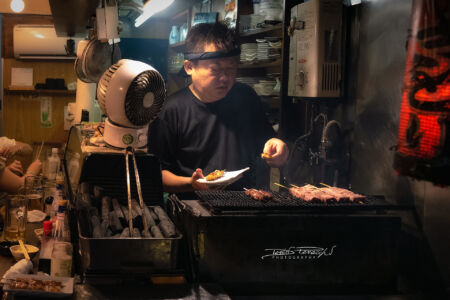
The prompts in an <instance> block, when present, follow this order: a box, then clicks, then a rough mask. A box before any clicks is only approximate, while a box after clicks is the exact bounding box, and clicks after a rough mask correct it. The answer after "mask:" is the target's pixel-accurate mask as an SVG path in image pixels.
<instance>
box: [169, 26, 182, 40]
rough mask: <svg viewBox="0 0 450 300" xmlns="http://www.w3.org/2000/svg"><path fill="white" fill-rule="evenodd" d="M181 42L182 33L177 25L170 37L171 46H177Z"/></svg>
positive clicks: (173, 27)
mask: <svg viewBox="0 0 450 300" xmlns="http://www.w3.org/2000/svg"><path fill="white" fill-rule="evenodd" d="M179 41H180V31H179V30H178V27H177V26H176V25H174V26H172V30H171V31H170V35H169V44H176V43H178V42H179Z"/></svg>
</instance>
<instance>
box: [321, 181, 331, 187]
mask: <svg viewBox="0 0 450 300" xmlns="http://www.w3.org/2000/svg"><path fill="white" fill-rule="evenodd" d="M320 184H321V185H323V186H325V187H327V188H330V187H331V186H330V185H328V184H325V183H322V182H321V183H320Z"/></svg>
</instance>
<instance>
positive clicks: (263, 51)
mask: <svg viewBox="0 0 450 300" xmlns="http://www.w3.org/2000/svg"><path fill="white" fill-rule="evenodd" d="M256 42H257V44H258V49H257V51H256V54H257V56H256V58H257V59H258V60H268V59H269V43H268V42H267V41H266V40H265V39H256Z"/></svg>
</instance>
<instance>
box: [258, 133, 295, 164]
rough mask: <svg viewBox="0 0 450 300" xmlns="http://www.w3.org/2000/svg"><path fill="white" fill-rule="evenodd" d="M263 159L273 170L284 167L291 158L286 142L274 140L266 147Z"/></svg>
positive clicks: (267, 143) (269, 141) (268, 142)
mask: <svg viewBox="0 0 450 300" xmlns="http://www.w3.org/2000/svg"><path fill="white" fill-rule="evenodd" d="M263 154H266V155H264V157H263V159H264V160H265V161H266V163H267V164H268V165H269V166H270V167H272V168H279V167H281V166H282V165H284V164H285V163H286V161H287V159H288V157H289V149H288V146H287V145H286V143H285V142H283V141H282V140H280V139H276V138H272V139H270V140H268V141H267V142H266V144H265V145H264V151H263Z"/></svg>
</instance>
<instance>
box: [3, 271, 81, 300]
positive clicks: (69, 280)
mask: <svg viewBox="0 0 450 300" xmlns="http://www.w3.org/2000/svg"><path fill="white" fill-rule="evenodd" d="M17 278H25V279H35V280H42V281H50V280H53V281H60V282H61V283H62V288H61V292H47V291H39V290H29V289H13V288H10V287H9V280H8V279H17ZM6 279H7V280H6V283H5V285H4V286H3V291H7V292H11V293H14V294H15V295H25V296H34V297H45V298H50V297H51V298H60V297H67V296H70V295H72V294H73V277H53V276H45V275H35V274H17V273H15V274H9V275H8V276H7V277H6Z"/></svg>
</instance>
